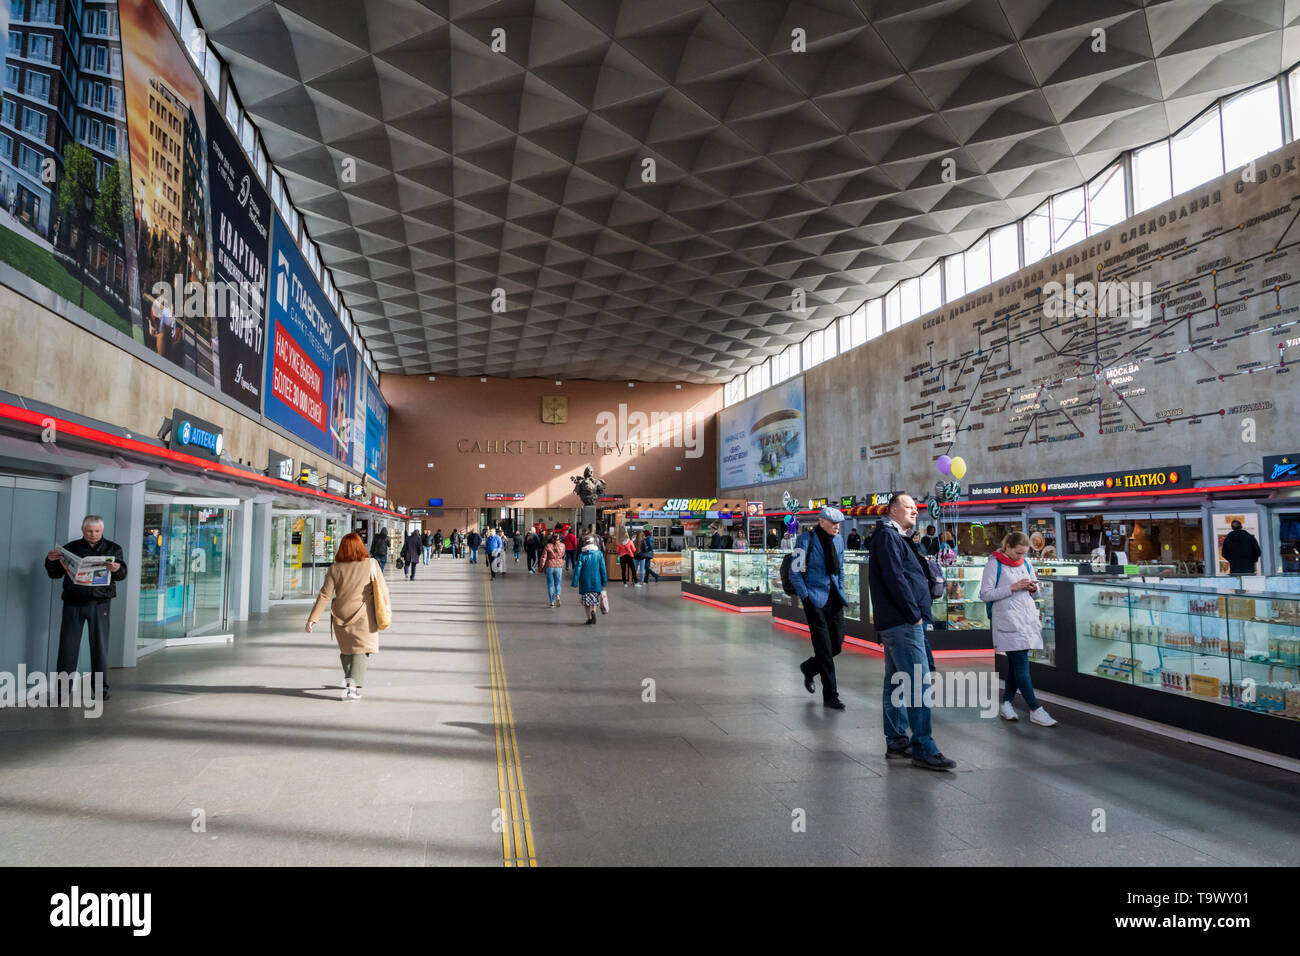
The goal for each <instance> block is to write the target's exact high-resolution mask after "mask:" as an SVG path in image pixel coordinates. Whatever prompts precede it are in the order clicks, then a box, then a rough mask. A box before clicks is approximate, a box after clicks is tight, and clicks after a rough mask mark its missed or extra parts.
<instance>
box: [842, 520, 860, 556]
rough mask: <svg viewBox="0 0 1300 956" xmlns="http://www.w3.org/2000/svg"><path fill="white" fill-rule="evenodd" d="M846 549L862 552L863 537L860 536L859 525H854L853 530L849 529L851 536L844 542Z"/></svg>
mask: <svg viewBox="0 0 1300 956" xmlns="http://www.w3.org/2000/svg"><path fill="white" fill-rule="evenodd" d="M844 549H845V550H846V551H861V550H862V535H860V534H858V526H857V525H854V526H853V527H852V528H850V529H849V536H848V538H847V539H846V540H845V542H844Z"/></svg>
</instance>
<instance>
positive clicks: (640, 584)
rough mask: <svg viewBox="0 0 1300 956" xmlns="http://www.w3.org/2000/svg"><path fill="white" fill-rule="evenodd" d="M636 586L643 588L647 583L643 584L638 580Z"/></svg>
mask: <svg viewBox="0 0 1300 956" xmlns="http://www.w3.org/2000/svg"><path fill="white" fill-rule="evenodd" d="M635 586H636V587H639V588H643V587H645V585H644V584H642V583H641V582H640V581H638V582H637V583H636V585H635Z"/></svg>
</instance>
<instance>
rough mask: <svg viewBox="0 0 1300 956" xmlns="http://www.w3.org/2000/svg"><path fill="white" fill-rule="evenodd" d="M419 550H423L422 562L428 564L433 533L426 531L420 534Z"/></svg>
mask: <svg viewBox="0 0 1300 956" xmlns="http://www.w3.org/2000/svg"><path fill="white" fill-rule="evenodd" d="M420 550H421V551H422V552H423V558H424V563H425V564H428V563H429V559H430V558H432V557H433V535H431V534H429V532H427V531H425V532H423V533H422V534H421V535H420Z"/></svg>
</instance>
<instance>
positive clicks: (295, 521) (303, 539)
mask: <svg viewBox="0 0 1300 956" xmlns="http://www.w3.org/2000/svg"><path fill="white" fill-rule="evenodd" d="M397 524H398V526H399V527H400V522H398V523H397ZM350 530H352V516H351V514H349V513H347V512H343V511H327V510H318V511H301V510H297V509H292V508H276V509H274V510H272V512H271V581H270V598H271V600H272V601H303V600H314V599H315V597H316V594H317V592H319V591H320V587H321V584H322V583H323V581H324V579H325V572H326V571H328V570H329V566H330V565H331V564H333V563H334V552H335V551H337V550H338V545H339V542H340V541H341V540H342V539H343V536H344V535H345V534H347V533H348V532H349V531H350ZM389 534H390V536H392V535H393V534H394V532H393V531H390V532H389Z"/></svg>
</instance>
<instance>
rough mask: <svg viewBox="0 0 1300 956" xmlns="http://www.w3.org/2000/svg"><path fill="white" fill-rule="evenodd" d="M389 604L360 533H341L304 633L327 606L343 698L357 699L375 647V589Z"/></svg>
mask: <svg viewBox="0 0 1300 956" xmlns="http://www.w3.org/2000/svg"><path fill="white" fill-rule="evenodd" d="M376 588H378V589H379V592H380V594H381V595H382V598H383V602H384V603H385V604H388V603H389V596H388V583H387V582H386V581H385V580H384V573H383V571H381V570H380V568H379V564H378V563H377V562H375V561H374V560H371V559H370V556H369V555H368V554H367V553H366V546H365V544H363V543H362V541H361V535H359V534H357V533H356V532H355V531H354V532H352V533H351V534H345V535H344V536H343V540H342V541H340V542H339V549H338V551H337V552H336V553H335V554H334V563H333V564H332V565H330V569H329V570H328V571H327V572H325V583H324V584H323V585H321V589H320V595H319V596H317V598H316V603H315V605H313V607H312V609H311V614H310V615H309V616H308V617H307V633H308V634H310V633H312V630H313V628H315V626H316V622H317V621H318V620H320V617H321V614H323V613H324V611H325V605H327V604H328V605H329V608H330V624H331V625H332V627H333V631H334V639H335V640H336V641H338V645H339V659H340V660H342V662H343V699H344V700H360V699H361V685H362V682H363V681H364V680H365V677H366V662H367V660H368V658H369V657H370V655H371V654H374V653H375V652H376V651H378V650H379V622H378V620H377V618H376V615H375V589H376Z"/></svg>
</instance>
